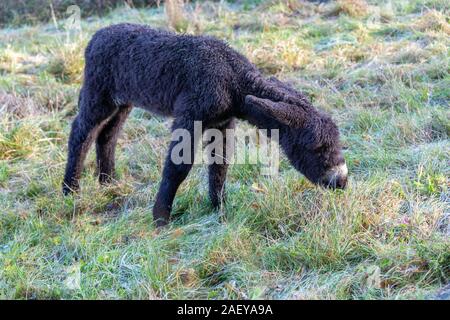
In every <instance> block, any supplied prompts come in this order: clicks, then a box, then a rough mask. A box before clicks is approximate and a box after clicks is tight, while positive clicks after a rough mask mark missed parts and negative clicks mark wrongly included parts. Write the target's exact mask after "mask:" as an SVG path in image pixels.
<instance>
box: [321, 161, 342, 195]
mask: <svg viewBox="0 0 450 320" xmlns="http://www.w3.org/2000/svg"><path fill="white" fill-rule="evenodd" d="M347 177H348V169H347V165H346V164H345V163H343V164H340V165H338V166H336V167H333V168H331V169H330V170H328V171H327V173H326V174H325V176H324V177H323V178H322V180H321V184H322V185H323V186H325V187H327V188H331V189H345V187H346V186H347Z"/></svg>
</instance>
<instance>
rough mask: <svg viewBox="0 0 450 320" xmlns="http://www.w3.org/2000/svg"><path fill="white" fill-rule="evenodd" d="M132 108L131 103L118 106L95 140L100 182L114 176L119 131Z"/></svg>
mask: <svg viewBox="0 0 450 320" xmlns="http://www.w3.org/2000/svg"><path fill="white" fill-rule="evenodd" d="M131 109H132V106H131V105H124V106H120V107H119V111H117V112H116V114H115V115H114V116H113V117H112V118H111V119H109V120H108V122H107V123H106V124H105V126H104V127H103V128H102V129H101V131H100V132H99V134H98V137H97V140H96V151H97V168H98V174H99V181H100V183H101V184H105V183H108V182H110V181H111V180H112V179H113V178H114V173H115V170H114V167H115V165H114V164H115V150H116V144H117V139H118V137H119V134H120V131H121V129H122V127H123V124H124V123H125V120H126V119H127V118H128V115H129V114H130V112H131Z"/></svg>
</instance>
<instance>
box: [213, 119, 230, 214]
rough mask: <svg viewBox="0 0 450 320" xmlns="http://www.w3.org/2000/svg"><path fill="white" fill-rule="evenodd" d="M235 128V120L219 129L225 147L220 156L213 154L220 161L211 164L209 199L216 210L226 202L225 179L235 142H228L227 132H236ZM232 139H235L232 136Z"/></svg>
mask: <svg viewBox="0 0 450 320" xmlns="http://www.w3.org/2000/svg"><path fill="white" fill-rule="evenodd" d="M234 127H235V120H234V118H233V119H231V120H230V121H229V122H227V123H226V124H224V125H222V126H220V127H217V129H218V130H220V132H221V134H222V138H223V141H222V142H223V145H222V152H221V154H220V155H217V154H215V152H213V154H212V157H214V158H216V159H217V160H219V161H218V162H213V163H211V164H209V198H210V199H211V203H212V205H213V207H214V208H219V207H220V205H221V204H222V202H224V200H225V179H226V176H227V169H228V165H229V163H230V160H231V157H232V156H233V150H234V143H233V141H227V130H234ZM231 138H234V137H233V136H232V137H231Z"/></svg>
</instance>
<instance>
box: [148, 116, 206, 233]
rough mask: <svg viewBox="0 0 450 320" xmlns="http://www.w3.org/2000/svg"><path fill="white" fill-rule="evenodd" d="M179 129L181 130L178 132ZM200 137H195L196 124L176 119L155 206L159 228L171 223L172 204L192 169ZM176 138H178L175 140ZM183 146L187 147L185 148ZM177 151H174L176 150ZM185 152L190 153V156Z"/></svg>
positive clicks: (156, 221)
mask: <svg viewBox="0 0 450 320" xmlns="http://www.w3.org/2000/svg"><path fill="white" fill-rule="evenodd" d="M177 129H181V130H180V131H178V130H177ZM200 137H201V133H200ZM200 137H194V122H193V121H190V120H189V121H187V120H185V119H181V120H179V119H175V120H174V123H173V127H172V141H171V143H170V145H169V149H168V153H167V156H166V160H165V163H164V169H163V174H162V180H161V184H160V186H159V190H158V194H157V195H156V201H155V205H154V206H153V220H154V221H155V223H156V226H157V227H161V226H164V225H166V224H167V223H168V222H169V218H170V211H171V210H172V203H173V200H174V198H175V194H176V193H177V190H178V187H179V186H180V184H181V183H182V182H183V181H184V179H186V177H187V175H188V173H189V171H190V170H191V168H192V164H193V162H194V155H195V146H196V145H197V142H198V140H199V138H200ZM174 138H177V139H176V140H174ZM183 146H186V147H185V148H183ZM175 147H176V149H175V150H174V148H175ZM185 152H188V153H189V152H190V154H189V155H187V154H185Z"/></svg>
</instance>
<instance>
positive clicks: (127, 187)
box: [0, 0, 450, 299]
mask: <svg viewBox="0 0 450 320" xmlns="http://www.w3.org/2000/svg"><path fill="white" fill-rule="evenodd" d="M172 3H175V4H181V1H172ZM177 8H178V9H180V10H181V9H182V11H177V10H178V9H177ZM177 8H175V9H174V10H175V11H174V10H172V11H171V10H170V9H169V11H166V10H164V9H163V8H150V9H134V8H129V7H123V8H118V9H116V10H115V11H113V12H112V13H110V14H109V15H106V16H104V17H102V18H97V17H91V18H89V19H85V20H83V21H82V28H83V34H82V36H80V37H77V38H74V39H73V41H72V42H71V43H66V42H65V41H66V38H65V35H64V33H63V32H58V31H57V30H56V29H55V28H54V27H53V26H48V25H37V26H35V27H22V28H18V29H11V28H10V29H2V30H0V39H1V41H0V75H1V77H0V208H1V210H0V298H69V299H80V298H111V299H115V298H141V299H148V298H151V299H158V298H230V299H232V298H240V299H247V298H276V299H277V298H294V299H318V298H325V299H329V298H338V299H350V298H352V299H373V298H387V299H398V298H412V299H417V298H428V297H433V296H435V294H436V292H439V288H441V287H444V286H445V284H447V283H448V282H449V281H450V279H449V278H450V269H449V266H450V240H449V239H450V236H449V231H450V229H449V228H450V227H449V178H448V177H449V176H450V171H449V166H448V163H449V161H450V153H449V150H450V143H449V134H450V113H449V101H450V91H449V89H448V88H449V87H450V85H449V84H450V77H449V67H448V66H449V62H450V61H449V55H448V47H449V42H448V32H449V29H448V19H447V18H446V17H447V16H448V5H447V2H446V1H443V0H442V1H440V0H437V1H436V0H434V1H428V0H420V1H414V2H411V3H407V4H401V3H400V2H399V3H398V4H395V5H394V6H392V7H389V8H388V7H386V6H385V4H384V2H383V4H381V3H380V4H379V3H378V2H377V1H362V0H358V1H355V0H352V1H330V2H327V3H323V4H318V3H315V2H301V1H263V2H261V3H256V2H254V1H249V2H246V1H243V2H242V3H240V4H233V5H228V4H226V3H223V2H221V3H210V2H205V3H200V2H199V3H197V4H187V5H184V7H181V6H178V7H177ZM179 14H181V15H179ZM186 17H188V19H186ZM257 17H258V18H257ZM125 21H133V22H140V23H149V24H151V25H153V26H158V27H163V28H174V29H178V30H181V31H185V30H187V32H193V33H199V32H202V33H207V34H210V35H214V36H217V37H220V38H222V39H225V40H227V41H228V42H229V43H230V45H232V46H233V47H235V48H237V49H238V50H240V51H241V52H242V53H244V54H245V55H247V56H248V57H249V58H250V59H251V60H252V61H253V62H255V63H256V64H257V65H258V66H259V67H260V68H261V69H262V70H264V72H265V73H266V74H268V75H276V76H278V77H279V78H281V79H283V80H286V81H288V82H289V83H290V84H292V85H293V86H295V87H296V88H298V89H300V90H302V91H303V92H305V93H306V94H307V95H308V96H309V97H310V99H311V100H312V101H313V102H314V104H316V105H317V106H318V107H319V108H323V109H325V110H327V111H328V112H330V113H332V114H333V116H334V118H335V119H336V120H337V122H338V123H339V126H340V128H341V132H342V138H343V142H344V144H345V146H346V153H345V157H346V160H347V163H348V166H349V171H350V176H351V180H350V185H349V189H348V190H346V191H345V192H331V191H326V190H322V189H320V188H316V187H314V186H313V185H312V184H310V183H309V182H308V181H307V180H306V179H305V178H304V177H302V176H301V175H300V174H298V173H297V172H296V171H295V170H294V169H293V168H292V167H291V166H290V165H289V164H288V162H287V161H286V159H284V158H282V162H281V165H280V173H279V175H278V176H277V177H272V178H267V177H262V176H260V175H259V171H258V167H255V166H248V165H239V166H238V165H236V166H233V167H232V168H231V170H230V172H229V179H228V184H227V189H228V202H227V204H226V205H225V206H223V207H222V208H221V210H219V211H213V210H212V208H211V206H210V204H209V202H208V200H207V186H206V185H204V181H205V179H204V176H205V174H207V172H206V170H205V168H202V167H198V168H195V169H194V170H193V171H192V172H191V174H190V176H189V178H188V179H187V181H186V182H185V183H184V184H183V185H182V187H181V188H180V190H179V194H178V197H177V200H176V202H175V204H174V215H175V221H174V222H173V223H172V225H171V226H170V227H169V228H168V229H167V230H165V231H163V232H155V230H154V228H153V226H152V219H151V216H150V212H151V209H152V206H153V201H154V197H155V193H156V190H157V187H158V183H159V179H160V173H161V169H162V163H163V161H164V151H165V149H166V147H167V142H168V140H169V137H170V135H169V128H170V120H167V119H161V118H158V117H156V116H154V115H149V114H147V113H144V112H142V111H139V110H134V111H133V113H132V114H131V117H130V119H129V121H128V122H127V124H126V126H125V128H124V132H123V134H122V135H121V138H120V139H119V148H118V150H117V154H116V158H117V171H118V177H119V178H118V180H117V181H115V182H114V183H113V184H112V185H111V186H109V187H107V188H101V187H100V186H98V184H97V181H96V180H97V179H96V177H95V160H94V159H95V157H94V154H93V153H91V154H90V155H89V156H88V159H87V166H86V170H85V173H84V177H83V179H82V186H81V187H82V192H81V193H80V194H78V195H74V196H71V197H67V198H63V197H62V196H61V194H60V190H59V189H60V184H61V179H62V174H63V169H64V163H65V157H66V143H67V136H68V133H69V128H70V122H71V121H72V119H73V117H74V114H75V112H76V101H77V99H78V98H77V94H78V90H79V86H80V82H81V81H82V69H83V65H84V61H83V48H84V46H85V45H86V41H87V40H88V39H89V37H90V36H91V35H92V34H93V33H94V32H95V31H96V30H97V29H98V28H100V27H102V26H106V25H109V24H112V23H118V22H125ZM239 125H240V126H244V127H245V126H248V125H247V124H245V123H240V124H239ZM441 291H442V290H441Z"/></svg>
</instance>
